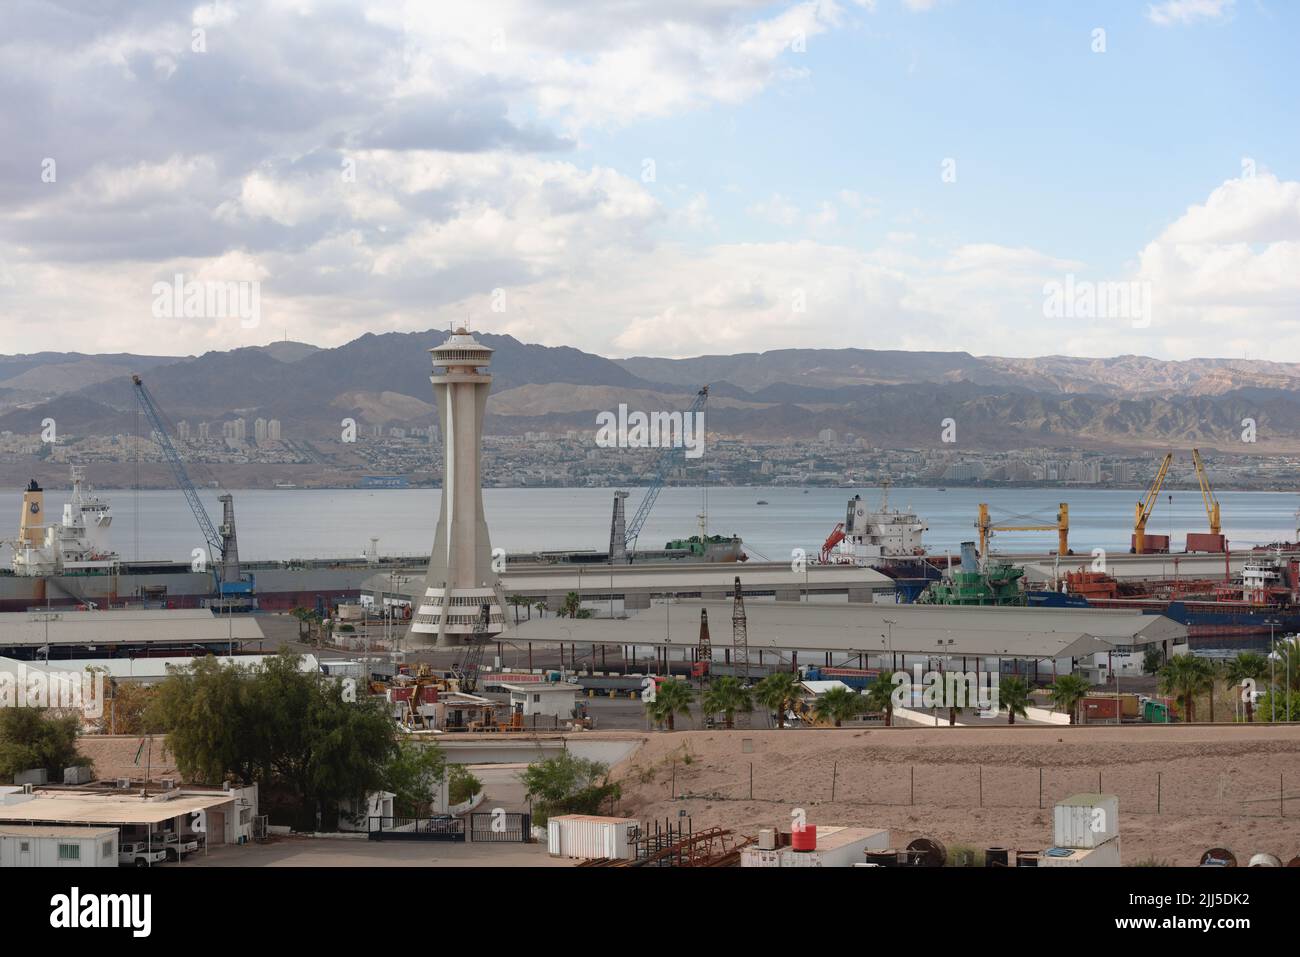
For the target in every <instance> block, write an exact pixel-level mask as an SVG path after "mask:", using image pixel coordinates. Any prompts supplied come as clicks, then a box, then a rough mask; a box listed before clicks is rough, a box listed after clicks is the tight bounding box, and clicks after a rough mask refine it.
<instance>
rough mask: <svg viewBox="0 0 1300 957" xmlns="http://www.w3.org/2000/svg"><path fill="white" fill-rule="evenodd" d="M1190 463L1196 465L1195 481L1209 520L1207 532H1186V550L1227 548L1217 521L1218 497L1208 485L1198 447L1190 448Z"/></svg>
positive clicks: (1210, 550)
mask: <svg viewBox="0 0 1300 957" xmlns="http://www.w3.org/2000/svg"><path fill="white" fill-rule="evenodd" d="M1192 464H1193V465H1194V466H1196V481H1197V482H1198V483H1199V484H1200V486H1201V501H1203V502H1204V503H1205V517H1206V519H1208V520H1209V523H1210V531H1209V534H1208V535H1207V534H1205V533H1202V532H1188V533H1187V550H1188V551H1189V552H1222V551H1226V550H1227V542H1226V541H1225V540H1224V538H1223V534H1222V531H1223V529H1222V526H1221V524H1220V522H1219V499H1218V497H1217V496H1215V494H1214V489H1212V488H1211V487H1210V476H1209V474H1208V473H1207V472H1206V470H1205V463H1204V462H1202V461H1201V451H1200V449H1192Z"/></svg>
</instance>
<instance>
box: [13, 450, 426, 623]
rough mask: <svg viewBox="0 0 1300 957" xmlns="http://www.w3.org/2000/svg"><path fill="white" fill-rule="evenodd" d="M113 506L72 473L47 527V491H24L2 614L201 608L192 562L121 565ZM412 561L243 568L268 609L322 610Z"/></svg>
mask: <svg viewBox="0 0 1300 957" xmlns="http://www.w3.org/2000/svg"><path fill="white" fill-rule="evenodd" d="M112 523H113V510H112V507H111V506H110V504H109V503H108V502H107V501H106V500H105V499H103V498H102V497H100V496H99V495H97V494H96V493H95V491H94V490H93V488H92V487H91V486H90V485H89V483H87V482H86V480H85V469H84V467H82V466H75V465H74V466H73V467H72V494H71V496H70V497H69V501H68V502H67V504H65V505H64V506H63V514H62V516H61V517H60V518H59V519H58V520H57V521H47V518H46V515H45V492H44V490H43V489H42V488H41V487H40V485H38V484H37V483H36V482H35V481H34V480H33V481H32V482H30V483H29V484H28V486H27V488H26V489H24V491H23V500H22V514H21V516H20V518H19V524H18V537H17V538H16V539H15V540H13V541H9V542H5V543H4V544H6V545H8V546H9V548H10V549H11V551H12V556H11V558H10V562H9V567H8V568H3V569H0V611H26V610H28V609H30V608H38V607H47V606H48V607H61V608H108V607H122V606H134V607H147V608H200V607H205V606H206V605H207V604H209V602H210V599H211V598H212V594H213V577H212V572H211V571H208V570H204V571H196V570H195V569H194V568H193V566H192V565H191V564H190V563H189V562H176V561H123V560H122V558H121V556H120V555H119V554H118V553H117V552H115V551H113V549H112V547H111V543H110V540H109V532H110V529H111V527H112ZM409 565H410V562H399V561H398V560H396V559H382V558H380V557H379V556H378V554H377V553H376V552H374V551H373V549H372V550H371V551H370V552H368V553H366V554H364V555H361V556H358V557H357V558H355V559H342V560H338V559H319V560H295V561H278V562H277V561H261V562H256V561H255V562H242V563H241V566H242V568H243V570H244V571H245V572H248V573H251V575H252V576H253V577H254V578H255V580H256V583H257V598H258V605H259V607H261V608H262V609H265V610H287V609H291V608H296V607H307V608H323V607H327V606H329V605H332V604H335V603H337V602H340V601H357V600H358V598H359V597H360V594H361V589H362V586H363V584H364V583H365V582H366V580H367V579H369V578H371V577H373V576H374V575H376V574H381V573H383V572H386V571H392V570H395V569H396V568H398V567H402V568H405V567H407V566H409Z"/></svg>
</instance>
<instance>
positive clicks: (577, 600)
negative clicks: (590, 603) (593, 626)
mask: <svg viewBox="0 0 1300 957" xmlns="http://www.w3.org/2000/svg"><path fill="white" fill-rule="evenodd" d="M581 608H582V598H581V597H580V596H579V595H578V593H577V592H576V591H571V592H569V593H568V594H567V595H565V596H564V603H563V604H562V605H561V606H560V614H561V615H567V616H568V617H569V618H577V617H578V611H579V610H580V609H581Z"/></svg>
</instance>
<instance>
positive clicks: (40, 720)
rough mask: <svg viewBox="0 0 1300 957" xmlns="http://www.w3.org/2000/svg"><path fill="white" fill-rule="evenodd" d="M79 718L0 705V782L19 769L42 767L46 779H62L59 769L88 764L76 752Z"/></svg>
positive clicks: (9, 780)
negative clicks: (47, 777)
mask: <svg viewBox="0 0 1300 957" xmlns="http://www.w3.org/2000/svg"><path fill="white" fill-rule="evenodd" d="M80 725H81V718H80V717H79V716H78V715H76V714H61V713H59V712H57V711H51V710H50V709H49V708H14V707H8V708H6V707H0V781H4V782H6V783H8V782H11V781H13V778H14V775H15V774H18V773H19V772H20V771H29V770H32V769H35V768H44V769H45V770H46V771H47V772H49V775H50V779H51V780H54V781H62V780H63V769H64V768H70V767H74V766H77V765H85V764H90V761H89V760H87V759H86V758H85V757H83V756H82V755H80V754H78V753H77V732H78V730H80Z"/></svg>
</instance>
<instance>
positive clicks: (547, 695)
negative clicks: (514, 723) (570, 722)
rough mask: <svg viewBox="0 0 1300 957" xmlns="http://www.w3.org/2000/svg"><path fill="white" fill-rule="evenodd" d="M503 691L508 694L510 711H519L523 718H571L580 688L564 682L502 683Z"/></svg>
mask: <svg viewBox="0 0 1300 957" xmlns="http://www.w3.org/2000/svg"><path fill="white" fill-rule="evenodd" d="M501 687H502V689H503V690H505V691H507V692H509V694H510V710H511V711H520V712H522V713H523V715H524V716H525V717H528V716H529V715H534V714H544V715H555V716H556V717H560V718H571V717H573V709H574V706H575V704H576V703H577V699H578V692H579V691H581V690H582V688H581V687H579V686H578V685H575V684H569V683H568V682H565V681H553V682H552V681H548V682H539V683H537V684H521V685H517V684H510V683H509V682H504V681H503V682H502V683H501Z"/></svg>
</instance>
